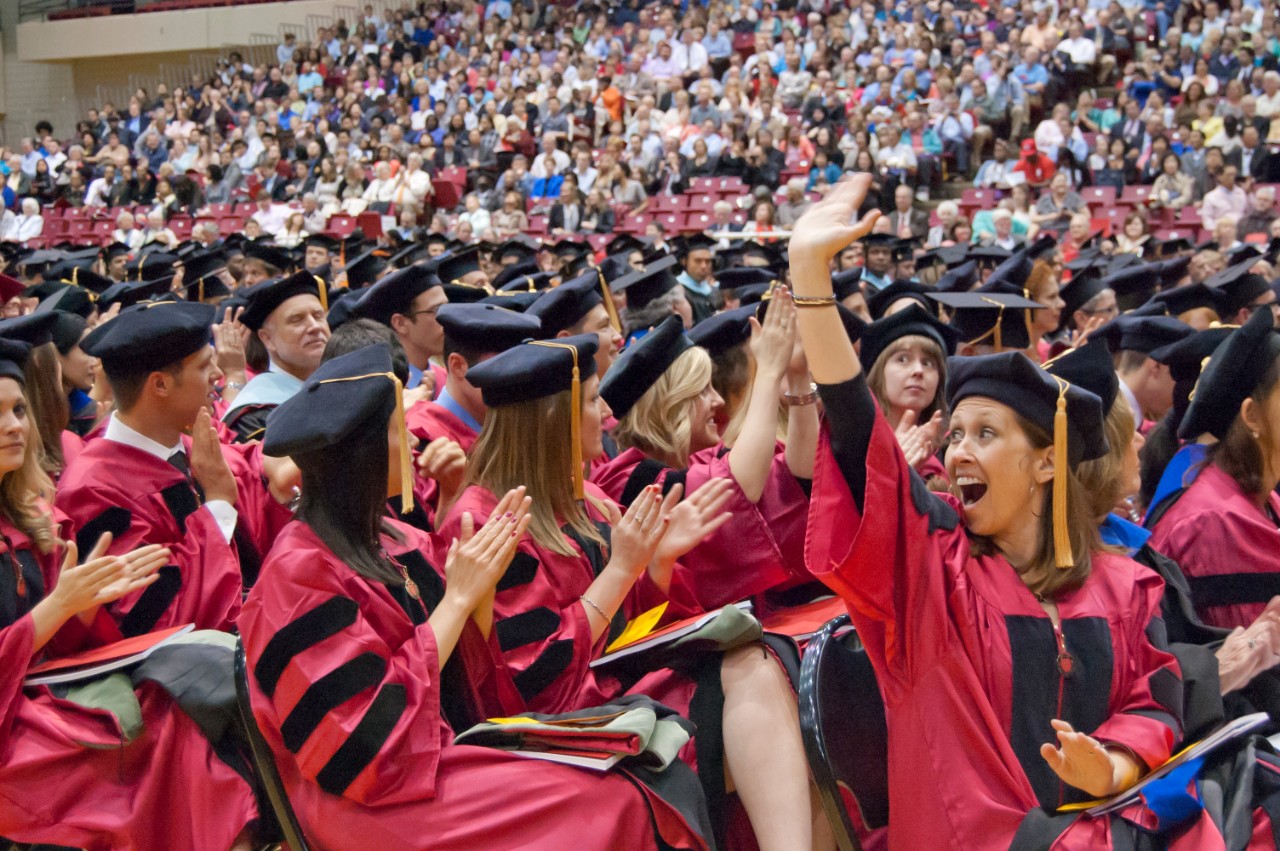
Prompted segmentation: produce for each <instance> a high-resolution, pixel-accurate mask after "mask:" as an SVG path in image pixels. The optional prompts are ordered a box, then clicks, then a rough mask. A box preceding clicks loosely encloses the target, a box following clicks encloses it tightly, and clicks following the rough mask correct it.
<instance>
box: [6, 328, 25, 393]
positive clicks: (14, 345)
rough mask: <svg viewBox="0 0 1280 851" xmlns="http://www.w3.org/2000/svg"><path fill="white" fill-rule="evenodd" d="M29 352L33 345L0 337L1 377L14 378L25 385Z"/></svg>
mask: <svg viewBox="0 0 1280 851" xmlns="http://www.w3.org/2000/svg"><path fill="white" fill-rule="evenodd" d="M29 354H31V346H29V345H27V344H26V343H24V342H22V341H21V340H10V339H6V338H2V337H0V378H12V379H13V380H14V381H16V382H18V383H19V384H23V385H25V384H26V381H27V378H26V366H27V356H28V355H29Z"/></svg>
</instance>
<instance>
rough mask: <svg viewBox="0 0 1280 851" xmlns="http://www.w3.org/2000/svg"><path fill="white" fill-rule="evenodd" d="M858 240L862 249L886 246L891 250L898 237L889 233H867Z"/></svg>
mask: <svg viewBox="0 0 1280 851" xmlns="http://www.w3.org/2000/svg"><path fill="white" fill-rule="evenodd" d="M858 241H859V242H861V243H862V246H863V249H864V250H867V251H870V250H871V249H872V248H887V249H888V250H889V251H893V247H894V246H895V245H897V243H898V237H896V236H894V235H893V234H891V233H869V234H867V235H866V236H864V237H863V238H862V239H860V240H858Z"/></svg>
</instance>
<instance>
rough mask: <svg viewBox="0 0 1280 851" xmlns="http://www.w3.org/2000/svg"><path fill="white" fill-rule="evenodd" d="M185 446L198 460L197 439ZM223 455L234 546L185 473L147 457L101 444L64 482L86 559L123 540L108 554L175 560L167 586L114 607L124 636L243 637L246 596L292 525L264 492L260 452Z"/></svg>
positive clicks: (91, 446)
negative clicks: (181, 632) (183, 631)
mask: <svg viewBox="0 0 1280 851" xmlns="http://www.w3.org/2000/svg"><path fill="white" fill-rule="evenodd" d="M183 445H184V446H185V447H186V449H187V453H188V457H190V452H191V442H190V439H189V438H186V437H184V438H183ZM222 453H223V456H224V457H225V458H226V459H227V462H228V464H229V465H230V467H231V472H232V474H233V476H234V477H235V479H236V490H237V499H236V504H235V506H234V507H235V509H236V515H237V516H236V532H235V535H234V536H233V537H232V539H231V541H230V542H228V541H227V540H226V539H225V538H224V537H223V534H222V531H221V530H220V529H219V528H218V524H217V521H215V520H214V518H213V515H212V514H211V513H210V512H209V511H207V510H204V509H203V508H202V506H201V503H202V501H203V500H202V498H201V497H200V495H199V493H198V492H197V491H196V490H195V489H193V488H192V486H191V485H190V484H189V483H188V481H187V480H186V479H185V478H184V477H183V475H182V473H181V472H179V471H178V470H177V469H176V468H174V467H173V466H171V465H170V464H169V463H168V462H166V461H162V460H161V459H159V458H157V457H155V456H154V455H152V454H150V453H148V452H144V451H142V450H141V449H136V448H134V447H132V446H126V445H125V444H122V443H118V442H116V441H114V440H107V439H105V438H102V439H97V440H92V441H90V442H89V443H88V444H87V445H86V446H85V448H84V451H82V452H81V453H80V455H79V456H78V457H77V458H76V459H75V460H74V461H72V462H71V463H70V464H68V465H67V468H66V470H65V471H64V472H63V474H62V478H61V480H60V482H59V486H58V492H57V502H56V505H57V507H58V508H59V509H60V510H62V511H63V512H64V513H65V514H66V515H67V516H68V517H69V518H70V519H71V521H72V523H73V524H74V526H75V528H76V545H77V546H78V547H79V548H80V552H81V553H84V554H87V553H89V552H90V551H91V550H92V549H93V545H94V544H95V543H96V542H97V540H98V537H99V536H100V535H101V534H102V533H103V532H108V531H109V532H112V533H113V535H114V539H113V540H112V542H111V547H110V548H109V549H108V552H109V553H113V554H116V553H126V552H129V551H130V550H133V549H136V548H137V547H140V546H144V545H146V544H163V545H165V546H166V547H168V548H169V549H170V550H172V551H173V557H172V561H171V563H170V564H169V565H166V566H165V567H162V568H160V578H159V579H158V580H156V581H155V582H154V583H152V584H151V585H149V586H147V587H146V588H144V589H143V590H142V591H140V592H136V593H134V594H130V595H128V596H126V597H124V598H123V599H121V600H118V601H116V602H115V603H112V604H111V605H110V606H109V607H108V609H109V611H110V612H111V614H112V616H113V617H114V618H115V619H116V620H117V622H118V623H119V624H120V629H121V631H122V632H123V633H124V634H125V635H138V634H140V633H143V632H150V631H152V630H156V629H165V628H167V627H171V626H181V625H182V624H186V623H194V624H195V625H196V629H218V630H223V631H228V632H234V631H235V623H236V617H237V615H238V614H239V612H240V604H241V599H242V596H243V589H244V588H245V587H247V586H248V585H251V584H252V583H253V581H254V579H256V578H257V575H258V570H259V566H260V564H261V558H262V556H261V554H264V553H266V552H267V551H268V550H269V549H270V548H271V543H272V542H273V541H274V539H275V536H276V533H277V532H278V531H279V530H280V529H281V528H283V526H284V525H285V523H287V522H288V521H289V520H290V519H291V515H290V512H289V510H288V509H287V508H285V507H284V506H283V505H280V504H279V503H278V502H276V501H275V499H273V498H272V496H271V494H270V492H269V491H268V490H267V488H266V487H265V485H264V484H263V468H262V449H261V446H260V445H259V444H256V443H255V444H252V445H245V446H227V445H222Z"/></svg>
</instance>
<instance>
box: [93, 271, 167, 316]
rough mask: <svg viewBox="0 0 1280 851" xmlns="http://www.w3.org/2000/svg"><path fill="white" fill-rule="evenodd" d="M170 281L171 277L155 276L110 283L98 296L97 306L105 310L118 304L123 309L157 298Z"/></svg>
mask: <svg viewBox="0 0 1280 851" xmlns="http://www.w3.org/2000/svg"><path fill="white" fill-rule="evenodd" d="M172 283H173V278H172V277H168V278H157V279H156V280H154V281H121V282H120V283H118V284H112V285H111V286H110V287H108V288H107V290H106V291H105V292H104V293H103V294H102V295H101V296H99V297H98V307H99V309H101V310H106V309H108V308H109V307H111V306H112V305H115V304H119V305H120V308H121V309H124V308H126V307H129V306H131V305H135V304H140V303H142V302H144V301H149V300H150V299H153V298H159V297H160V296H163V295H164V294H165V293H167V292H169V286H170V284H172Z"/></svg>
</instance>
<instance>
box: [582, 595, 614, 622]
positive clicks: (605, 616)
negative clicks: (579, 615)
mask: <svg viewBox="0 0 1280 851" xmlns="http://www.w3.org/2000/svg"><path fill="white" fill-rule="evenodd" d="M578 599H579V600H581V601H582V602H584V603H586V604H587V605H588V606H590V607H591V608H593V609H595V610H596V611H597V612H599V613H600V617H602V618H604V619H605V622H606V623H608V622H609V621H611V620H613V619H612V618H610V617H609V616H608V615H606V614H605V613H604V609H602V608H600V607H599V606H597V605H596V604H595V603H593V602H592V601H591V598H590V597H588V596H587V595H586V594H583V595H582V596H581V597H579V598H578Z"/></svg>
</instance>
